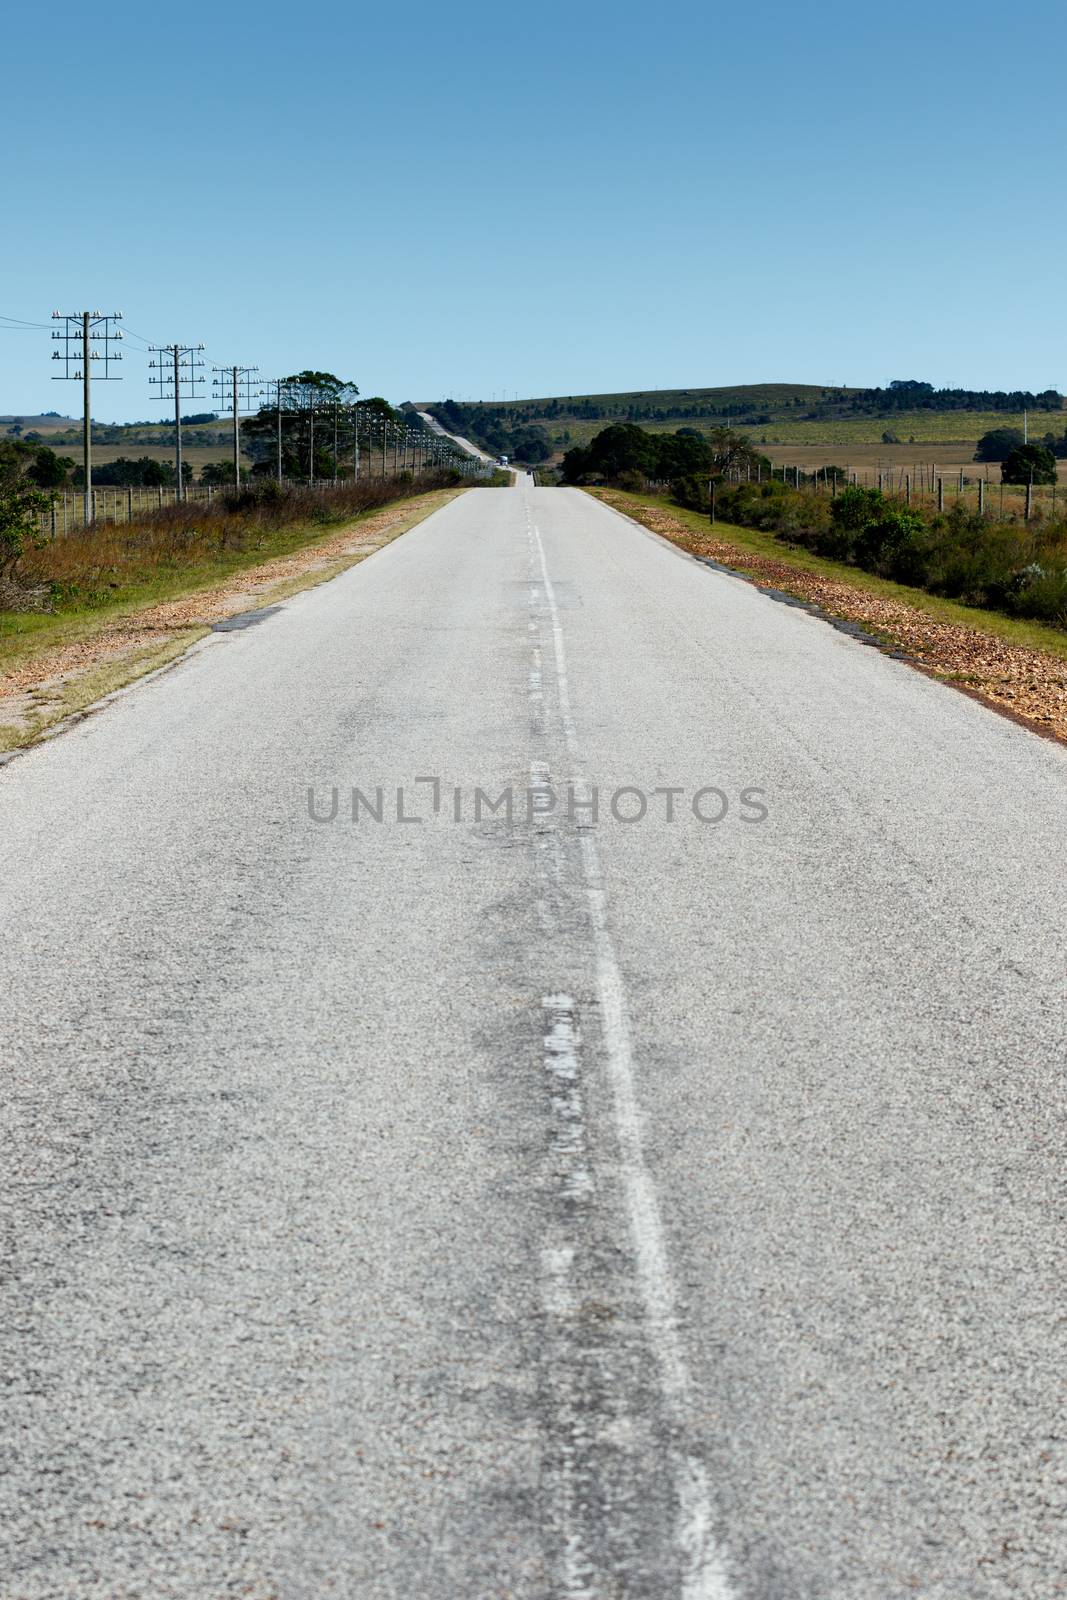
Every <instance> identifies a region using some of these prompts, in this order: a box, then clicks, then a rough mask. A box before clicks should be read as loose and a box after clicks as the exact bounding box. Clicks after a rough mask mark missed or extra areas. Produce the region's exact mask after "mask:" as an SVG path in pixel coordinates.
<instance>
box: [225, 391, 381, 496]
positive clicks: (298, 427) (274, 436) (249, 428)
mask: <svg viewBox="0 0 1067 1600" xmlns="http://www.w3.org/2000/svg"><path fill="white" fill-rule="evenodd" d="M358 394H359V390H358V389H357V387H356V385H355V384H354V383H349V382H348V381H347V379H345V378H339V377H337V375H336V374H335V373H333V372H317V371H314V370H312V369H311V368H305V369H304V371H303V372H294V373H291V374H290V376H289V377H288V378H283V379H282V473H283V475H284V476H285V477H287V478H306V477H307V476H308V474H309V470H310V469H311V467H312V465H313V466H314V476H315V477H316V478H330V477H333V476H334V475H335V473H336V471H337V464H336V462H335V461H334V459H333V422H334V416H335V413H336V416H337V420H338V426H339V441H338V451H339V452H340V449H341V447H342V441H343V442H344V445H343V447H344V448H345V449H346V450H347V449H348V447H349V443H348V441H349V438H350V433H351V418H352V414H353V412H354V411H355V410H356V409H362V408H363V405H364V404H367V403H368V402H361V403H360V406H359V407H358V408H357V407H356V397H357V395H358ZM374 403H375V402H369V404H374ZM380 404H381V405H382V406H384V407H385V409H386V411H388V413H389V415H390V417H391V418H397V420H400V419H399V417H398V414H397V413H396V412H395V411H394V410H393V408H392V406H390V405H389V404H388V402H387V401H385V400H382V401H380ZM241 435H242V439H243V441H244V447H245V449H246V451H247V452H248V454H249V455H250V456H251V457H252V460H253V461H254V462H255V463H256V467H255V468H254V469H253V470H258V472H259V473H260V475H263V474H265V473H267V472H269V471H271V470H273V467H274V464H275V462H276V460H277V450H278V408H277V405H276V404H275V405H266V406H262V407H261V408H260V410H259V411H258V412H257V414H256V415H255V416H254V417H250V418H249V420H248V421H247V422H246V423H244V424H243V426H242V429H241ZM312 436H314V441H315V460H314V463H312V461H311V447H312V446H311V441H312Z"/></svg>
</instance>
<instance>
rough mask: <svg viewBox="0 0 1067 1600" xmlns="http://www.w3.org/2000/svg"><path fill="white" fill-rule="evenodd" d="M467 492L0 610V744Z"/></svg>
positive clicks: (42, 728) (24, 738)
mask: <svg viewBox="0 0 1067 1600" xmlns="http://www.w3.org/2000/svg"><path fill="white" fill-rule="evenodd" d="M465 492H466V490H465V488H462V487H460V488H444V489H435V490H430V491H428V492H426V493H423V494H418V495H415V496H407V497H405V498H402V499H397V500H395V501H392V502H390V503H388V504H387V505H385V506H377V507H371V508H368V509H367V510H366V511H364V512H361V513H358V514H356V515H353V516H351V517H349V518H347V519H345V520H344V521H343V522H337V523H334V524H332V525H324V524H323V523H322V522H314V523H310V522H301V523H296V524H293V525H290V526H282V527H278V528H268V529H266V530H260V531H258V532H257V536H256V538H255V541H254V542H253V543H250V544H249V545H248V546H247V547H245V548H243V549H222V550H216V551H214V552H212V553H211V554H210V555H204V556H202V557H201V558H200V559H197V560H193V561H191V562H189V563H188V564H187V565H184V566H181V567H174V566H168V567H161V568H159V569H158V570H155V571H152V572H146V573H144V574H141V575H140V576H139V579H138V580H136V581H128V582H126V583H124V584H123V585H122V586H121V587H116V588H115V589H114V591H113V592H112V593H110V594H109V595H108V597H107V598H105V599H101V598H100V597H99V596H94V597H93V599H92V600H91V601H90V602H86V601H85V600H81V601H79V600H78V599H77V598H76V599H74V600H73V601H71V602H68V603H67V604H66V605H64V604H62V602H61V603H60V604H59V605H58V606H57V609H56V610H55V611H54V612H50V613H43V614H37V613H2V614H0V751H9V750H13V749H18V748H23V747H25V746H26V745H29V744H32V743H34V742H35V741H36V740H37V739H39V738H40V737H41V736H42V734H45V733H47V732H48V731H49V729H51V728H54V727H55V726H56V724H57V723H59V722H61V721H63V720H65V719H66V718H68V717H70V716H72V715H75V714H77V713H79V712H81V711H84V710H85V709H86V708H87V707H88V706H91V705H93V704H94V703H95V702H96V701H98V700H100V699H101V698H102V697H104V696H105V695H108V694H111V693H114V692H115V691H116V690H118V689H120V688H122V687H124V686H125V685H126V684H129V683H131V682H133V681H134V680H135V679H137V678H140V677H143V676H144V675H145V674H147V673H150V672H153V671H156V670H158V669H159V668H161V667H163V666H166V665H167V664H168V663H169V662H171V661H173V660H174V659H176V658H177V657H178V656H180V655H182V654H183V653H184V652H185V651H186V650H188V649H189V647H190V646H191V645H193V644H195V643H196V641H197V640H198V639H201V638H203V637H204V635H205V634H206V633H207V632H209V631H210V628H211V626H212V624H213V623H214V622H216V621H218V620H220V619H223V618H226V617H229V616H234V615H237V614H238V613H239V612H241V611H247V610H252V609H258V608H260V607H262V606H267V605H273V604H277V603H278V602H279V601H282V600H285V599H287V598H289V597H290V596H291V595H293V594H296V593H298V592H299V591H301V590H303V589H307V588H310V587H312V586H314V585H317V584H320V583H326V582H328V581H329V580H330V579H331V578H334V577H336V576H337V575H338V574H339V573H341V572H343V571H345V570H346V569H347V568H348V567H351V566H354V565H355V564H356V563H357V562H360V561H363V560H365V559H366V557H367V556H368V555H371V554H373V553H374V551H375V550H378V549H381V548H382V546H383V545H385V544H388V543H390V542H391V541H392V540H393V539H396V538H399V537H400V535H401V534H403V533H406V532H407V531H408V530H409V529H410V528H412V527H414V526H415V525H416V524H417V523H419V522H421V521H423V520H424V519H425V518H426V517H428V516H429V515H431V513H432V512H434V511H436V510H438V509H439V508H440V507H441V506H443V505H446V504H447V503H448V502H449V501H450V500H452V499H454V498H455V497H456V496H457V495H459V494H463V493H465Z"/></svg>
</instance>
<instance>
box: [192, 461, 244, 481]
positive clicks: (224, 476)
mask: <svg viewBox="0 0 1067 1600" xmlns="http://www.w3.org/2000/svg"><path fill="white" fill-rule="evenodd" d="M236 481H237V474H236V473H235V471H234V467H233V462H232V461H205V462H204V465H203V466H202V467H201V468H200V482H201V483H213V484H215V485H219V484H226V483H235V482H236Z"/></svg>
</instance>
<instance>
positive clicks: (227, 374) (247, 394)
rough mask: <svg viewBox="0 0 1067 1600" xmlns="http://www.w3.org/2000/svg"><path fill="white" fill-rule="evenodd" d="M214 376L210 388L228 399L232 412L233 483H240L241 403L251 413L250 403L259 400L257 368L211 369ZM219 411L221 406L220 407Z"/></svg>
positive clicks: (219, 396)
mask: <svg viewBox="0 0 1067 1600" xmlns="http://www.w3.org/2000/svg"><path fill="white" fill-rule="evenodd" d="M211 370H212V372H213V373H215V374H216V376H215V377H214V378H212V380H211V382H212V387H213V388H214V390H215V393H216V396H217V397H218V398H219V399H220V400H221V399H228V400H229V402H230V407H231V410H232V412H233V481H234V483H235V484H240V482H241V402H242V400H243V401H244V409H245V410H246V411H251V409H252V401H253V400H254V399H259V397H260V396H261V395H262V393H263V391H262V389H260V388H259V387H258V384H257V379H256V376H255V375H256V373H257V372H258V371H259V368H258V367H212V369H211ZM220 410H221V406H220Z"/></svg>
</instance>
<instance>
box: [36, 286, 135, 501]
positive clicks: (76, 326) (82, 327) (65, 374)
mask: <svg viewBox="0 0 1067 1600" xmlns="http://www.w3.org/2000/svg"><path fill="white" fill-rule="evenodd" d="M121 320H122V312H121V311H113V312H111V313H110V315H104V313H103V312H100V311H74V312H63V311H53V312H52V321H53V322H61V323H62V324H63V327H62V329H59V328H54V329H53V330H52V338H53V339H54V340H57V341H58V343H59V345H60V349H58V350H53V351H52V360H53V361H61V362H62V363H63V371H62V372H54V373H53V374H52V376H53V378H56V379H66V378H75V379H77V378H80V379H81V385H82V430H83V431H82V467H83V471H84V474H85V509H84V518H85V526H86V527H88V526H89V524H90V522H92V520H93V401H92V376H91V374H92V363H93V362H94V361H98V362H99V363H100V366H99V367H98V368H97V373H96V375H97V377H98V378H103V379H117V378H118V377H119V376H120V374H119V373H117V372H116V373H112V371H111V367H112V364H113V363H114V362H116V361H121V360H122V352H121V350H115V351H113V350H112V349H111V346H112V345H113V344H114V343H116V342H117V341H118V340H120V339H121V338H122V330H121V328H119V329H116V330H115V332H112V331H111V324H112V323H113V322H121ZM94 344H98V345H100V346H101V348H100V349H99V350H94V349H93V348H92V347H93V345H94ZM72 369H73V370H72Z"/></svg>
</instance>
